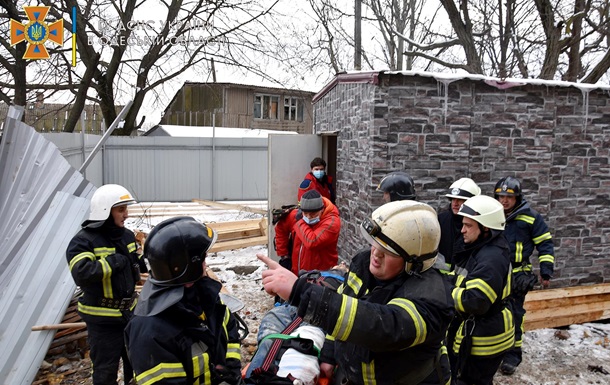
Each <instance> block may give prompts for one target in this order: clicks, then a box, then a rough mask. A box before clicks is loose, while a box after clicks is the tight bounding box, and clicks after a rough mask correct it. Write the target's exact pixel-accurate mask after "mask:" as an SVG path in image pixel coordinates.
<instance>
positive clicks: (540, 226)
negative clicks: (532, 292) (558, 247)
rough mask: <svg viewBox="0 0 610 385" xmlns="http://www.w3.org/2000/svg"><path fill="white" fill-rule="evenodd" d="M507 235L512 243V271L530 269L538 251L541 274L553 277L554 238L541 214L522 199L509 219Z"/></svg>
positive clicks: (505, 230) (507, 219)
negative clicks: (531, 260) (534, 253)
mask: <svg viewBox="0 0 610 385" xmlns="http://www.w3.org/2000/svg"><path fill="white" fill-rule="evenodd" d="M504 236H505V237H506V240H507V241H508V244H509V246H510V256H511V261H512V264H513V272H518V271H522V270H531V262H530V257H531V255H532V253H533V252H534V249H536V250H538V260H539V261H540V275H542V276H548V277H551V276H552V275H553V269H554V264H555V250H554V246H553V237H552V236H551V232H550V231H549V228H548V226H547V225H546V223H545V222H544V219H543V218H542V215H540V214H539V213H538V212H537V211H536V210H534V209H532V208H531V207H530V205H529V203H528V202H526V201H523V202H522V203H521V205H520V206H519V207H517V208H516V209H515V210H514V211H513V212H512V213H511V214H509V215H508V217H507V218H506V227H505V229H504Z"/></svg>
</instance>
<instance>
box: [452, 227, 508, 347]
mask: <svg viewBox="0 0 610 385" xmlns="http://www.w3.org/2000/svg"><path fill="white" fill-rule="evenodd" d="M492 232H493V233H492V234H493V235H491V236H490V237H488V238H485V239H483V240H481V239H480V238H479V240H477V241H476V242H475V243H474V244H472V245H466V247H467V249H466V250H464V251H461V252H459V253H457V254H456V259H455V263H456V266H455V274H456V276H455V288H454V289H453V291H452V296H453V301H454V303H455V309H456V310H457V312H458V316H457V317H456V319H457V322H459V323H460V325H459V329H458V330H457V334H456V336H455V341H454V343H453V347H452V348H453V352H454V353H456V354H457V353H458V352H459V349H460V345H461V344H462V341H463V339H464V337H465V336H466V331H470V330H471V328H472V325H474V330H473V333H472V336H473V338H472V348H471V349H470V351H469V352H465V354H471V355H475V356H495V355H497V354H500V353H502V352H504V351H506V350H508V349H510V348H511V347H512V346H513V343H514V341H515V326H514V324H513V314H512V311H511V309H510V307H509V305H508V301H506V298H507V297H508V296H509V295H510V285H511V277H512V273H511V269H510V259H509V256H508V244H507V242H506V239H505V238H504V237H503V236H502V233H501V232H498V231H493V230H492ZM466 320H468V322H469V324H468V328H466V327H465V324H466ZM451 337H452V336H449V342H451V340H452V338H451ZM469 343H470V341H469ZM449 348H451V346H449Z"/></svg>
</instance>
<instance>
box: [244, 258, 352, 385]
mask: <svg viewBox="0 0 610 385" xmlns="http://www.w3.org/2000/svg"><path fill="white" fill-rule="evenodd" d="M346 273H347V266H346V265H345V264H342V265H338V266H335V267H333V268H332V269H331V270H328V271H322V272H320V271H317V270H314V271H310V272H303V273H302V274H301V276H306V277H307V280H308V281H310V282H312V283H315V284H318V285H322V286H325V287H328V288H331V289H332V290H337V288H338V287H339V286H340V285H341V284H342V283H343V281H344V279H345V274H346ZM324 341H325V333H324V331H323V330H322V329H321V328H319V327H316V326H312V325H309V324H307V323H306V322H303V319H302V318H301V317H299V316H298V315H297V308H296V307H295V306H291V305H289V304H286V303H283V304H280V303H278V304H276V306H275V307H274V308H273V309H271V310H270V311H269V312H268V313H267V314H265V316H264V317H263V319H262V320H261V324H260V327H259V331H258V335H257V342H258V349H257V350H256V353H255V354H254V356H253V357H252V361H251V362H250V363H249V364H248V365H247V366H246V368H244V370H243V377H244V380H245V382H246V383H247V384H260V385H262V384H278V385H282V384H286V385H289V384H292V385H324V384H327V383H328V379H327V378H326V377H324V375H323V374H321V371H320V362H319V355H320V351H321V350H322V346H323V345H324Z"/></svg>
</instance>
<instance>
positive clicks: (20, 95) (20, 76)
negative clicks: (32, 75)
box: [0, 0, 27, 106]
mask: <svg viewBox="0 0 610 385" xmlns="http://www.w3.org/2000/svg"><path fill="white" fill-rule="evenodd" d="M0 11H1V12H0V20H1V21H0V25H1V27H0V28H1V30H2V31H7V32H8V31H9V21H10V19H15V20H21V19H22V17H23V16H22V15H21V14H20V13H19V9H18V8H17V4H15V2H13V1H11V0H0ZM6 36H8V34H7V35H6ZM0 47H1V50H2V51H3V52H2V55H0V63H1V64H2V68H1V70H0V71H1V72H0V79H13V83H12V85H11V84H8V83H7V82H0V100H2V101H3V102H5V103H6V104H11V102H12V103H14V104H16V105H19V106H25V103H26V100H27V91H26V67H27V62H26V60H25V59H23V55H24V54H25V48H26V46H25V44H17V45H15V46H13V47H11V45H10V40H8V39H0ZM13 85H14V86H13Z"/></svg>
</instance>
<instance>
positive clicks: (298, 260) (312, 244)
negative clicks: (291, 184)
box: [275, 190, 341, 274]
mask: <svg viewBox="0 0 610 385" xmlns="http://www.w3.org/2000/svg"><path fill="white" fill-rule="evenodd" d="M340 230H341V219H340V218H339V211H338V210H337V207H336V206H335V205H334V204H332V202H331V201H330V200H329V199H327V198H325V197H323V196H321V195H320V193H319V192H318V191H316V190H310V191H307V192H306V193H304V194H303V196H302V197H301V203H300V204H299V210H292V211H291V212H290V213H289V214H288V216H287V217H285V218H283V219H282V220H280V221H279V222H278V223H277V225H276V226H275V247H276V251H277V255H278V256H279V257H280V259H281V260H284V261H286V260H287V259H288V258H289V257H290V256H292V258H291V262H292V263H291V270H292V271H293V272H294V273H295V274H298V273H299V271H300V270H307V271H309V270H329V269H330V268H332V267H333V266H335V265H337V261H338V259H339V253H338V252H337V241H338V239H339V232H340ZM291 243H292V245H291ZM291 246H292V247H291ZM286 262H287V261H286ZM282 265H284V266H286V265H287V264H282Z"/></svg>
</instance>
